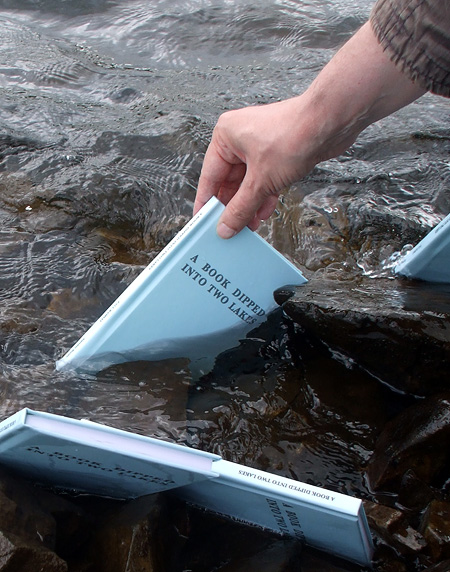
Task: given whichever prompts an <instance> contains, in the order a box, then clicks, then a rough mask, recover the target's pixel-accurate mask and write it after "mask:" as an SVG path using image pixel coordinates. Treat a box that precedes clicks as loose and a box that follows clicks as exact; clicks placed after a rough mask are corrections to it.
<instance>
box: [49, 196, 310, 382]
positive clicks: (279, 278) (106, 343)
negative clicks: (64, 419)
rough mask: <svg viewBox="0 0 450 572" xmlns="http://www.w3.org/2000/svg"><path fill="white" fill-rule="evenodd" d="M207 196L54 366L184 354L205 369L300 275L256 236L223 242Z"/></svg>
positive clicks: (82, 367)
mask: <svg viewBox="0 0 450 572" xmlns="http://www.w3.org/2000/svg"><path fill="white" fill-rule="evenodd" d="M223 209H224V206H223V205H222V203H220V202H219V201H218V200H217V199H216V198H215V197H213V198H212V199H211V200H210V201H209V202H208V203H207V204H206V205H205V206H204V207H203V208H202V209H201V210H200V211H199V212H198V213H197V214H196V216H194V217H193V218H192V220H191V221H190V222H189V223H188V224H187V225H186V226H185V227H184V228H183V229H182V230H181V231H180V232H179V233H178V234H177V235H176V236H175V238H174V239H173V240H172V241H171V242H170V243H169V244H168V245H167V246H166V247H165V248H164V249H163V250H162V251H161V253H160V254H159V255H158V256H157V257H156V258H155V259H154V260H153V261H152V262H151V263H150V264H149V265H148V266H147V267H146V268H145V269H144V270H143V272H142V273H141V274H140V275H139V276H138V277H137V278H136V280H134V282H132V284H130V286H129V287H128V288H127V289H126V290H125V291H124V292H123V294H121V295H120V296H119V298H118V299H117V300H116V301H115V302H114V303H113V304H112V305H111V306H110V308H109V309H108V310H106V312H105V313H104V314H103V315H102V316H101V317H100V318H99V319H98V320H97V321H96V322H95V323H94V325H93V326H92V327H91V328H90V329H89V330H88V331H87V332H86V333H85V335H84V336H83V337H82V338H81V339H80V340H79V341H78V342H77V343H76V344H75V345H74V346H73V348H72V349H70V350H69V351H68V352H67V354H66V355H65V356H64V357H63V358H62V359H60V360H59V361H58V362H57V364H56V367H57V369H59V370H67V369H74V370H78V371H80V372H91V373H96V372H98V371H100V370H102V369H104V368H105V367H107V366H110V365H113V364H118V363H123V362H127V361H137V360H160V359H167V358H179V357H184V358H189V359H190V360H191V369H192V368H194V369H195V370H197V371H200V372H204V373H206V372H208V371H209V369H210V368H211V366H212V364H213V361H214V358H215V357H216V356H217V355H218V354H219V353H220V352H221V351H223V350H226V349H229V348H231V347H234V346H236V345H237V344H238V342H239V340H240V339H242V338H245V336H246V334H247V333H248V332H249V331H251V330H253V329H254V328H256V327H257V326H258V324H260V323H261V322H262V321H264V320H265V319H266V317H267V315H268V314H269V313H270V312H271V311H272V310H274V309H275V308H276V307H278V306H277V304H276V302H275V300H274V298H273V292H274V290H276V289H277V288H279V287H281V286H285V285H287V284H290V285H299V284H302V283H304V282H306V279H305V278H304V276H303V275H302V273H301V272H300V270H298V269H297V268H296V267H295V266H294V265H293V264H292V263H291V262H289V261H288V260H287V259H286V258H285V257H283V256H282V255H281V254H280V253H279V252H277V251H276V250H275V249H274V248H273V247H272V246H271V245H270V244H269V243H268V242H266V241H265V240H264V239H263V238H261V237H260V236H259V235H258V234H256V233H254V232H252V231H250V230H249V229H248V228H245V229H244V230H243V231H242V232H240V233H239V234H237V235H236V236H235V237H233V238H231V239H229V240H223V239H221V238H220V237H219V236H218V235H217V233H216V225H217V221H218V219H219V216H220V214H221V213H222V211H223Z"/></svg>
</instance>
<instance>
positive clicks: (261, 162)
mask: <svg viewBox="0 0 450 572" xmlns="http://www.w3.org/2000/svg"><path fill="white" fill-rule="evenodd" d="M423 93H425V89H423V88H422V87H420V85H418V84H416V83H415V82H413V81H411V80H410V79H409V78H408V77H407V76H406V75H405V74H403V72H402V71H401V69H400V68H397V66H396V65H395V64H394V63H393V62H392V61H390V59H389V57H388V56H387V55H386V54H385V52H384V50H383V48H382V47H381V45H380V44H379V42H378V40H377V39H376V37H375V35H374V33H373V30H372V28H371V25H370V23H369V22H367V23H366V24H365V25H364V26H362V28H360V30H358V32H357V33H356V34H355V35H354V36H353V37H352V38H351V39H350V40H349V41H348V42H347V43H346V44H345V45H344V46H343V47H342V48H341V49H340V50H339V52H338V53H337V54H336V55H335V56H334V57H333V58H332V60H331V61H330V62H329V63H328V64H327V65H326V66H325V68H324V69H323V70H322V71H321V72H320V73H319V75H318V76H317V78H316V79H315V80H314V82H313V83H312V84H311V86H310V87H309V88H308V89H307V90H306V91H305V92H304V93H303V94H302V95H300V96H298V97H294V98H292V99H287V100H285V101H280V102H278V103H272V104H269V105H264V106H255V107H246V108H244V109H238V110H235V111H229V112H227V113H224V114H223V115H222V116H221V117H220V118H219V121H218V122H217V125H216V127H215V129H214V132H213V136H212V139H211V143H210V145H209V147H208V149H207V151H206V155H205V159H204V162H203V168H202V172H201V175H200V179H199V184H198V189H197V196H196V200H195V205H194V213H195V212H197V211H198V210H199V209H200V208H201V207H202V206H203V205H204V204H205V203H206V202H207V201H208V200H209V199H210V198H211V197H212V196H216V197H218V198H219V199H220V200H221V201H222V202H223V203H224V204H225V205H226V208H225V210H224V212H223V213H222V216H221V217H220V220H219V223H218V226H217V232H218V234H219V236H221V237H222V238H231V237H232V236H234V235H235V234H237V233H238V232H239V231H240V230H242V229H243V228H244V227H245V226H249V227H250V228H251V229H252V230H256V229H257V228H258V226H259V224H260V221H261V220H265V219H267V218H268V217H269V216H270V215H271V214H272V212H273V211H274V210H275V206H276V204H277V201H278V196H279V194H280V193H281V191H282V190H283V189H284V188H286V187H287V186H289V185H290V184H291V183H293V182H294V181H297V180H299V179H301V178H302V177H304V176H305V175H306V174H307V173H308V172H309V171H310V170H311V169H312V168H313V167H314V166H315V165H316V164H317V163H319V162H320V161H323V160H325V159H329V158H331V157H336V156H337V155H339V154H340V153H342V152H343V151H344V150H345V149H347V148H348V147H349V146H350V145H351V144H352V143H353V142H354V141H355V139H356V137H357V136H358V135H359V133H360V132H361V131H362V130H363V129H365V128H366V127H367V126H368V125H370V124H371V123H373V122H375V121H378V120H379V119H381V118H382V117H385V116H387V115H389V114H391V113H393V112H394V111H396V110H397V109H400V108H401V107H403V106H405V105H407V104H409V103H411V102H412V101H414V100H415V99H417V98H418V97H420V96H421V95H423Z"/></svg>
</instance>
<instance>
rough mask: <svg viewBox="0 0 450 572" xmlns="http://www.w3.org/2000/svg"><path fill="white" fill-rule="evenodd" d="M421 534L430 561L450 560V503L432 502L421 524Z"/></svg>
mask: <svg viewBox="0 0 450 572" xmlns="http://www.w3.org/2000/svg"><path fill="white" fill-rule="evenodd" d="M422 533H423V535H424V537H425V539H426V541H427V544H428V549H429V552H430V554H431V557H432V559H433V560H434V561H435V562H439V561H440V560H442V559H444V558H445V559H448V558H450V503H449V502H446V501H442V500H434V501H433V502H431V503H430V505H429V507H428V509H427V511H426V513H425V515H424V518H423V522H422Z"/></svg>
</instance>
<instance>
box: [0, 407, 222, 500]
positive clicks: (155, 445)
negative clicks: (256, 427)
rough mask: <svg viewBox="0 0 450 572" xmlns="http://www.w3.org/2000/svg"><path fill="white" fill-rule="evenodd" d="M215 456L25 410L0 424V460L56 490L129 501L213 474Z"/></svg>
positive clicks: (156, 440) (99, 425) (92, 424)
mask: <svg viewBox="0 0 450 572" xmlns="http://www.w3.org/2000/svg"><path fill="white" fill-rule="evenodd" d="M218 459H220V457H218V456H217V455H212V454H209V453H204V452H202V451H197V450H195V449H189V448H188V447H184V446H182V445H177V444H176V443H168V442H165V441H161V440H158V439H153V438H151V437H144V436H141V435H135V434H133V433H129V432H127V431H122V430H120V429H114V428H112V427H107V426H106V425H101V424H99V423H94V422H92V421H87V420H76V419H70V418H68V417H63V416H60V415H53V414H51V413H42V412H40V411H33V410H31V409H28V408H25V409H22V410H21V411H19V412H18V413H16V414H15V415H13V416H11V417H9V418H8V419H6V420H5V421H3V422H2V423H1V424H0V464H1V465H3V466H6V467H10V468H13V469H14V470H15V471H17V472H18V473H20V474H23V475H25V476H28V477H32V479H33V480H34V481H35V482H37V483H41V484H51V485H53V486H54V487H55V488H57V489H62V490H66V491H78V492H84V493H92V494H96V495H100V496H106V497H111V498H119V499H129V498H136V497H140V496H143V495H147V494H151V493H156V492H160V491H165V490H169V489H172V488H175V487H179V486H182V485H186V484H191V483H194V482H196V481H198V480H202V481H203V480H205V479H208V478H212V477H215V476H217V473H216V472H215V471H214V470H213V461H214V460H218Z"/></svg>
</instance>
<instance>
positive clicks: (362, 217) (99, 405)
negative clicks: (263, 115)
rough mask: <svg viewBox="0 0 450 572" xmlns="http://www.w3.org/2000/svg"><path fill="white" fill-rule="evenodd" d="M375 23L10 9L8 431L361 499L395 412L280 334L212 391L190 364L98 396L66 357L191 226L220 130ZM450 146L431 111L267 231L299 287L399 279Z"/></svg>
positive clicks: (353, 373)
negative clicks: (396, 258) (220, 124)
mask: <svg viewBox="0 0 450 572" xmlns="http://www.w3.org/2000/svg"><path fill="white" fill-rule="evenodd" d="M370 6H371V2H369V1H368V0H358V1H357V2H350V1H348V0H341V1H339V2H332V1H323V0H315V1H310V2H295V1H293V0H284V1H282V0H279V1H269V0H263V1H258V2H240V1H231V0H217V1H214V2H202V1H192V0H191V1H187V2H186V1H183V2H181V1H175V2H174V1H170V2H169V1H159V2H152V3H149V2H144V1H142V0H139V1H122V2H115V1H101V0H98V1H94V0H92V1H91V2H89V1H84V2H67V1H62V0H61V1H59V2H56V1H55V0H42V1H32V0H29V1H25V0H22V1H21V0H14V2H13V1H12V0H11V1H9V2H8V1H0V39H1V41H0V94H1V97H0V222H1V230H0V266H1V268H0V270H1V272H0V297H1V306H0V358H1V366H0V367H1V369H0V394H1V396H2V398H3V399H2V400H1V403H0V413H1V414H2V416H4V415H7V414H10V413H12V412H14V411H15V410H16V409H18V408H19V407H22V406H29V407H32V408H36V409H46V410H49V411H54V412H58V413H62V414H67V415H73V416H77V417H81V416H83V417H90V418H92V419H97V420H99V421H103V422H105V423H111V424H113V425H116V426H119V427H123V428H126V429H132V430H135V431H138V432H141V433H146V434H151V435H156V436H160V437H163V438H167V439H170V440H175V441H180V442H187V443H189V444H191V445H193V446H201V447H205V448H209V449H211V450H215V451H218V452H220V453H222V454H223V455H224V456H225V457H226V458H228V459H230V460H236V461H242V462H246V463H248V464H255V465H257V466H259V467H261V468H265V469H268V470H273V471H274V472H279V473H280V474H284V475H287V476H293V477H295V478H299V479H301V480H310V481H311V482H314V483H315V484H319V485H320V484H322V485H324V486H332V487H333V488H336V489H338V490H342V491H347V492H355V493H356V494H359V495H365V494H366V493H367V491H366V490H365V484H364V479H363V472H362V470H361V467H363V466H364V463H365V461H366V460H367V458H368V456H369V455H370V452H371V450H372V448H373V444H374V441H375V439H376V436H377V434H378V432H379V430H380V429H381V427H382V426H383V425H384V423H385V421H386V419H387V418H389V417H390V416H392V414H393V413H394V412H396V411H397V410H398V409H399V408H401V407H402V405H403V403H404V398H403V397H402V396H399V395H397V394H393V393H391V392H390V391H389V389H388V388H386V387H384V386H382V385H381V384H379V383H377V381H376V380H374V379H372V378H371V377H370V376H368V375H367V374H365V373H364V372H362V371H360V370H359V369H358V367H357V365H355V364H350V363H348V362H346V360H345V359H344V358H343V357H342V356H339V355H334V356H331V357H330V356H326V355H323V354H320V353H317V351H316V350H314V349H312V347H311V346H310V345H309V344H308V342H307V341H306V340H305V339H304V338H303V337H302V335H301V333H299V332H297V331H295V330H294V329H293V328H292V325H289V324H287V323H284V322H283V321H282V320H281V319H276V320H275V322H274V324H271V325H270V327H268V328H267V329H265V330H264V331H263V332H262V333H260V336H259V337H258V338H256V339H254V340H250V341H249V342H247V343H246V344H244V346H243V348H241V349H238V350H236V351H233V352H231V353H230V354H229V355H227V359H226V360H225V361H220V362H219V363H218V366H217V368H216V370H215V371H214V372H213V374H212V375H211V376H210V377H209V378H208V379H206V380H205V381H204V382H203V383H201V384H197V383H194V382H193V381H192V380H191V378H190V375H189V370H188V368H187V364H186V363H185V362H184V361H183V360H174V361H167V362H165V363H155V364H130V365H128V366H123V367H121V368H112V369H110V370H108V371H106V372H103V373H101V374H99V375H98V376H97V377H94V378H91V379H90V378H83V379H80V378H79V377H77V376H74V375H71V374H61V373H57V372H55V370H54V360H55V359H57V358H58V357H60V356H61V355H62V354H63V353H64V352H65V351H66V350H67V349H68V348H69V347H70V346H71V345H72V344H73V343H74V342H75V341H76V340H77V339H78V337H79V336H80V335H81V334H82V333H83V332H84V331H85V330H86V329H87V327H88V326H89V325H90V324H91V323H92V322H93V321H94V320H95V319H96V318H97V317H98V316H99V315H100V314H101V312H102V311H103V310H104V309H106V307H107V306H108V305H109V304H110V303H111V301H112V300H114V299H115V298H116V297H117V295H118V294H119V293H120V292H121V291H122V290H123V289H124V288H125V286H126V285H127V284H128V283H129V282H131V280H132V279H133V278H134V277H135V276H136V275H137V274H138V272H139V271H140V269H141V268H142V267H143V265H145V264H147V263H148V262H149V261H150V260H151V259H152V258H153V257H154V256H155V255H156V253H157V252H159V251H160V250H161V248H162V247H163V246H164V245H165V244H166V243H167V242H168V241H169V240H170V238H171V237H172V236H173V235H174V234H175V233H176V232H177V231H178V230H179V229H180V228H181V227H182V225H183V224H184V223H185V222H186V221H187V220H188V218H189V216H190V214H191V210H192V203H193V199H194V196H195V187H196V183H197V179H198V174H199V171H200V167H201V160H202V156H203V153H204V151H205V149H206V146H207V144H208V141H209V138H210V135H211V131H212V128H213V126H214V124H215V121H216V119H217V117H218V115H219V114H220V113H221V112H222V111H224V110H226V109H229V108H234V107H238V106H242V105H249V104H255V103H265V102H270V101H273V100H277V99H280V98H284V97H289V96H291V95H295V94H298V93H300V92H301V91H302V90H303V89H305V87H306V86H307V85H308V84H309V83H310V81H311V80H312V78H313V77H314V76H315V74H316V73H317V71H318V70H319V69H320V68H321V67H322V66H323V65H324V63H325V62H326V61H328V59H329V58H330V57H331V55H332V54H333V53H334V52H335V50H336V49H337V48H338V47H339V46H340V45H341V44H342V43H343V42H345V40H346V39H347V38H348V37H349V35H350V34H351V33H352V32H353V31H355V30H356V29H357V28H358V26H360V25H361V24H362V23H363V22H364V21H365V19H366V18H367V16H368V14H369V11H370ZM332 88H333V86H330V89H332ZM449 133H450V117H449V108H448V102H447V101H445V100H443V99H439V98H436V97H433V96H426V97H424V98H422V99H421V100H420V101H419V102H417V103H415V104H414V105H412V106H410V107H409V108H408V109H406V110H403V111H401V112H399V113H398V114H396V115H395V116H393V117H391V118H389V119H387V120H384V121H382V122H380V123H378V124H377V125H375V126H372V127H371V128H369V129H368V130H367V131H366V132H365V133H364V134H363V135H362V137H361V138H360V139H359V140H358V142H357V143H356V145H355V146H354V147H353V148H352V149H351V150H350V151H349V152H348V153H346V154H345V155H344V156H343V157H341V158H339V159H337V160H332V161H327V162H326V163H324V164H322V165H320V166H319V167H318V168H317V169H316V170H315V171H314V172H313V173H312V174H311V175H310V176H308V177H307V179H306V180H305V181H304V182H302V183H301V184H298V185H294V186H293V188H292V189H291V190H290V192H289V194H286V196H285V197H284V199H283V204H282V205H280V208H279V210H278V212H277V214H276V215H275V216H274V217H273V218H272V220H271V221H270V222H268V223H267V225H266V226H265V227H264V228H263V229H262V231H261V232H262V234H263V235H264V236H266V237H267V238H268V239H269V240H270V242H272V243H273V244H274V245H275V246H276V247H277V248H278V249H279V250H280V251H282V252H283V253H284V254H286V255H287V256H289V257H290V258H291V259H292V260H294V261H295V262H296V263H297V264H298V265H299V266H300V267H301V268H302V269H304V271H305V273H306V274H307V275H313V274H315V273H321V274H323V275H324V276H337V277H339V276H343V277H345V278H346V279H348V277H349V276H350V277H351V276H352V275H355V276H357V275H360V274H367V275H369V276H373V277H374V278H375V277H377V276H389V275H390V267H389V266H390V264H389V260H390V258H391V256H392V255H395V253H396V252H398V251H400V250H401V249H402V248H403V247H405V245H407V244H410V243H415V242H417V240H418V239H419V238H420V237H421V236H423V235H424V234H425V233H426V232H427V230H429V229H430V228H431V227H432V226H434V224H436V223H437V222H438V220H440V218H442V216H443V215H444V214H447V212H449V210H450V199H449V193H448V187H449V179H450V172H449V151H450V144H449ZM368 404H370V405H368Z"/></svg>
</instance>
